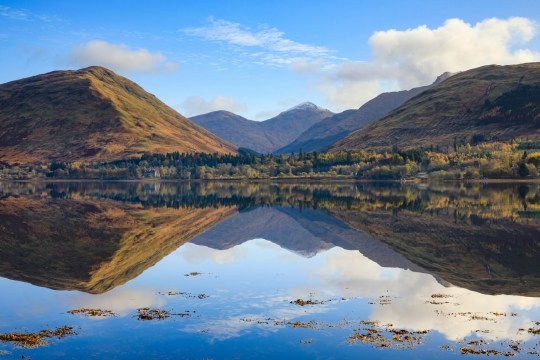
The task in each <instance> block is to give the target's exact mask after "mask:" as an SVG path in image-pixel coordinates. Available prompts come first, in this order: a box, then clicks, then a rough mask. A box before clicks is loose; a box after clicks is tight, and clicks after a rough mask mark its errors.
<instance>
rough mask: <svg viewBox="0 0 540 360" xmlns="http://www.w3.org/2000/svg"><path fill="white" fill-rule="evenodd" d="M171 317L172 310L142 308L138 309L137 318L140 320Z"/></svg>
mask: <svg viewBox="0 0 540 360" xmlns="http://www.w3.org/2000/svg"><path fill="white" fill-rule="evenodd" d="M168 317H171V312H170V311H167V310H162V309H150V308H140V309H137V318H138V319H139V320H163V319H166V318H168Z"/></svg>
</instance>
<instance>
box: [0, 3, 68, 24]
mask: <svg viewBox="0 0 540 360" xmlns="http://www.w3.org/2000/svg"><path fill="white" fill-rule="evenodd" d="M0 16H3V17H6V18H8V19H10V20H18V21H34V20H40V21H44V22H48V23H50V22H53V21H58V20H59V19H58V17H57V16H56V15H48V14H36V13H32V12H30V11H28V10H26V9H15V8H11V7H9V6H4V5H0Z"/></svg>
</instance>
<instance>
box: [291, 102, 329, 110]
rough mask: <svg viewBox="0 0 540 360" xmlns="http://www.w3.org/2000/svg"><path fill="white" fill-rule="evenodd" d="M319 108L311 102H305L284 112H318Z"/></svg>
mask: <svg viewBox="0 0 540 360" xmlns="http://www.w3.org/2000/svg"><path fill="white" fill-rule="evenodd" d="M320 109H321V108H320V107H318V106H317V105H315V104H314V103H312V102H309V101H306V102H303V103H301V104H298V105H296V106H294V107H292V108H290V109H288V110H285V111H284V112H287V111H293V110H320Z"/></svg>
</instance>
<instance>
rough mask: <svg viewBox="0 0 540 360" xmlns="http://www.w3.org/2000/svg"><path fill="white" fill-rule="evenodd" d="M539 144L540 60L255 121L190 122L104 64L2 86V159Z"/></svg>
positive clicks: (214, 118)
mask: <svg viewBox="0 0 540 360" xmlns="http://www.w3.org/2000/svg"><path fill="white" fill-rule="evenodd" d="M513 138H527V139H538V138H540V63H529V64H520V65H508V66H496V65H490V66H483V67H480V68H476V69H472V70H468V71H464V72H461V73H457V74H454V75H451V74H448V73H446V74H443V75H441V76H440V77H439V78H438V79H437V80H436V81H435V82H434V83H433V84H431V85H428V86H424V87H419V88H414V89H411V90H407V91H398V92H390V93H384V94H381V95H379V96H377V97H376V98H374V99H372V100H370V101H368V102H367V103H366V104H364V105H363V106H361V107H360V108H359V109H356V110H347V111H344V112H342V113H339V114H333V113H332V112H330V111H329V110H326V109H322V108H320V107H318V106H316V105H314V104H312V103H302V104H300V105H298V106H295V107H293V108H291V109H288V110H286V111H283V112H282V113H280V114H279V115H277V116H275V117H274V118H272V119H269V120H266V121H262V122H257V121H252V120H248V119H245V118H243V117H241V116H239V115H236V114H233V113H230V112H226V111H216V112H212V113H209V114H205V115H200V116H195V117H193V118H192V119H191V120H190V119H187V118H185V117H184V116H182V115H181V114H179V113H177V112H176V111H175V110H173V109H172V108H170V107H168V106H167V105H165V104H164V103H162V102H161V101H160V100H159V99H157V98H156V97H155V96H154V95H152V94H150V93H148V92H146V91H145V90H144V89H142V88H141V87H140V86H138V85H137V84H135V83H134V82H132V81H130V80H128V79H126V78H124V77H122V76H119V75H117V74H115V73H114V72H112V71H110V70H108V69H106V68H103V67H97V66H93V67H89V68H84V69H81V70H70V71H54V72H51V73H47V74H42V75H37V76H33V77H30V78H26V79H22V80H16V81H12V82H9V83H6V84H1V85H0V160H1V161H2V162H5V163H11V164H13V163H32V162H51V161H82V162H88V161H111V160H118V159H125V158H129V157H139V156H141V155H142V154H145V153H167V152H206V153H221V154H223V153H236V152H237V151H238V148H247V149H251V150H254V151H256V152H259V153H274V154H281V153H292V152H299V151H304V152H308V151H326V150H329V151H340V150H353V149H360V148H362V149H374V150H383V149H388V148H390V147H393V146H398V147H399V148H405V149H407V148H418V147H430V146H437V147H442V149H443V150H444V149H448V148H451V147H452V146H454V147H455V146H456V145H458V144H467V143H470V144H476V143H478V142H482V141H509V140H511V139H513Z"/></svg>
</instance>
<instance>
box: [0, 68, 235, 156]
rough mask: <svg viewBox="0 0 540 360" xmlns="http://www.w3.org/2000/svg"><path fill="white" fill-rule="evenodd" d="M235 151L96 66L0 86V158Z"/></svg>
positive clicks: (150, 96) (129, 83)
mask: <svg viewBox="0 0 540 360" xmlns="http://www.w3.org/2000/svg"><path fill="white" fill-rule="evenodd" d="M175 151H178V152H211V153H213V152H217V153H235V152H236V147H235V146H233V145H231V144H229V143H227V142H226V141H223V140H222V139H220V138H218V137H217V136H215V135H213V134H212V133H210V132H209V131H207V130H205V129H203V128H202V127H200V126H198V125H196V124H194V123H193V122H191V121H190V120H188V119H187V118H185V117H184V116H182V115H180V114H179V113H177V112H176V111H175V110H173V109H172V108H170V107H168V106H167V105H165V104H164V103H162V102H161V101H160V100H159V99H157V98H156V97H155V96H154V95H152V94H150V93H148V92H146V91H145V90H144V89H142V88H141V87H140V86H139V85H137V84H135V83H134V82H132V81H130V80H128V79H126V78H124V77H122V76H119V75H117V74H115V73H114V72H112V71H110V70H108V69H106V68H103V67H98V66H93V67H89V68H85V69H81V70H74V71H69V70H68V71H54V72H51V73H47V74H42V75H37V76H33V77H30V78H26V79H22V80H16V81H12V82H9V83H5V84H2V85H0V159H1V160H2V161H4V162H8V163H17V162H19V163H28V162H34V161H45V162H47V161H51V160H61V161H74V160H84V161H90V160H105V161H109V160H116V159H122V158H126V157H133V156H139V155H141V154H143V153H149V152H159V153H166V152H175Z"/></svg>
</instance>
